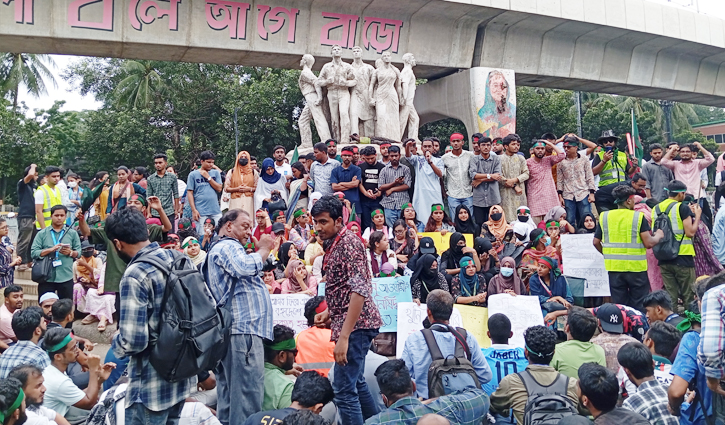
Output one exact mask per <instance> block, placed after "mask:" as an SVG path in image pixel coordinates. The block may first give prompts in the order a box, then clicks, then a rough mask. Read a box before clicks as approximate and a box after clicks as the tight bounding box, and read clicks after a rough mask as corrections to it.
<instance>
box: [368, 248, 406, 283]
mask: <svg viewBox="0 0 725 425" xmlns="http://www.w3.org/2000/svg"><path fill="white" fill-rule="evenodd" d="M365 251H366V252H367V255H368V270H370V276H373V264H372V258H371V257H370V250H369V249H366V250H365ZM383 255H385V256H386V257H388V263H390V265H392V266H393V270H396V269H397V268H398V257H396V256H395V251H393V250H392V249H390V248H388V250H387V251H385V254H380V255H377V254H376V255H375V259H376V260H377V261H378V269H380V268H381V267H382V264H383ZM373 277H375V276H373Z"/></svg>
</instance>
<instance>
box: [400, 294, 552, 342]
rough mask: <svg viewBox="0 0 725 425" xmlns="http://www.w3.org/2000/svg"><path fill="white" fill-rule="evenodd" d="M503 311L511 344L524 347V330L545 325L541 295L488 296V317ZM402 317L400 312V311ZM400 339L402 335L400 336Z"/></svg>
mask: <svg viewBox="0 0 725 425" xmlns="http://www.w3.org/2000/svg"><path fill="white" fill-rule="evenodd" d="M497 313H501V314H503V315H504V316H506V317H508V318H509V320H510V321H511V332H513V334H514V336H513V337H512V338H511V339H510V340H509V344H510V345H513V346H515V347H522V348H523V346H524V345H525V344H524V331H525V330H526V329H528V328H530V327H532V326H537V325H542V326H543V325H544V316H543V314H542V313H541V305H540V304H539V297H535V296H529V295H516V296H513V295H509V294H496V295H491V296H490V297H488V317H489V318H490V317H491V316H493V315H494V314H497ZM398 317H400V313H398ZM398 339H400V337H398Z"/></svg>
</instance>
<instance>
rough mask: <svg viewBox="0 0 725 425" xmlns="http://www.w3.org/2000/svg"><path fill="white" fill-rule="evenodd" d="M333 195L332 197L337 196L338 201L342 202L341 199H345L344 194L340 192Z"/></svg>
mask: <svg viewBox="0 0 725 425" xmlns="http://www.w3.org/2000/svg"><path fill="white" fill-rule="evenodd" d="M333 195H334V196H337V198H338V199H339V200H341V201H342V200H343V199H345V194H344V193H342V192H335V193H333Z"/></svg>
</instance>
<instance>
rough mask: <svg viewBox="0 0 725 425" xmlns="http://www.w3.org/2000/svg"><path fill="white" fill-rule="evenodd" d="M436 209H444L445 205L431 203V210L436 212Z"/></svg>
mask: <svg viewBox="0 0 725 425" xmlns="http://www.w3.org/2000/svg"><path fill="white" fill-rule="evenodd" d="M436 211H443V205H441V204H433V205H431V207H430V212H436Z"/></svg>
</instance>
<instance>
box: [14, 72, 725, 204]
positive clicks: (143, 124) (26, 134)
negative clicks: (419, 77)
mask: <svg viewBox="0 0 725 425" xmlns="http://www.w3.org/2000/svg"><path fill="white" fill-rule="evenodd" d="M298 77H299V71H297V70H281V69H269V68H254V67H243V66H232V65H212V64H192V63H177V62H161V61H134V60H121V59H93V58H89V59H85V60H83V61H81V62H79V63H77V64H75V65H74V66H72V67H70V68H68V69H66V70H64V72H63V73H62V75H59V76H57V78H64V79H66V80H68V81H69V82H71V83H72V85H73V86H74V87H75V89H77V90H80V92H81V93H82V94H84V95H85V94H92V95H93V96H95V98H96V99H98V100H99V101H101V102H102V105H103V106H102V107H101V108H100V109H98V110H96V111H82V112H74V111H70V112H69V111H61V108H62V105H63V102H58V103H56V104H55V105H54V106H53V107H52V108H50V109H48V110H36V111H32V112H30V111H28V110H27V108H25V106H24V105H23V104H22V103H21V104H20V105H19V106H18V107H16V108H15V107H13V102H15V101H16V99H17V87H15V90H12V87H11V88H7V89H4V90H5V92H4V93H3V95H4V99H2V98H0V198H2V199H5V200H6V201H13V198H14V196H15V184H16V182H17V181H18V179H19V178H20V176H21V175H22V173H23V169H24V168H25V167H26V166H27V165H29V164H30V163H33V162H34V163H37V164H38V165H39V166H40V169H41V170H42V169H43V168H44V167H45V166H47V165H62V166H63V167H64V168H66V169H71V170H73V171H74V172H77V173H80V174H81V176H82V177H84V178H86V179H89V178H91V177H92V176H93V174H95V173H96V172H97V171H99V170H105V171H112V170H113V169H115V168H116V167H118V166H120V165H126V166H128V167H133V166H138V165H143V166H147V167H150V168H151V167H152V156H153V154H155V153H158V152H165V153H167V154H168V155H169V162H170V163H171V164H173V165H176V166H177V167H178V168H179V171H180V175H181V177H182V178H185V177H186V175H187V173H188V171H189V169H190V165H191V163H192V162H193V161H194V160H195V159H196V158H197V157H198V155H199V153H200V152H201V151H203V150H206V149H210V150H212V151H214V152H215V153H216V155H217V164H218V165H219V167H221V168H222V169H229V168H231V166H232V165H233V163H234V159H235V158H234V152H235V131H234V113H235V110H236V112H237V118H238V120H237V122H238V131H239V150H240V151H243V150H246V151H248V152H249V153H250V154H251V155H254V156H256V157H257V158H258V159H259V161H260V162H261V160H262V159H263V158H265V157H267V156H270V154H271V151H272V148H273V147H274V146H275V145H278V144H279V145H283V146H285V147H286V148H287V149H290V150H291V149H294V147H295V146H296V145H298V144H299V143H300V138H299V131H298V128H297V118H298V117H299V114H300V112H301V111H302V108H303V107H304V98H303V97H302V95H301V93H300V91H299V88H298V85H297V79H298ZM0 83H2V81H0ZM10 86H13V84H10V85H9V86H8V87H10ZM0 87H2V86H1V85H0ZM517 98H518V106H517V130H518V133H519V135H520V136H521V138H522V139H523V140H524V146H523V147H522V149H523V150H524V151H528V148H529V147H530V145H531V140H532V139H534V138H537V137H540V136H541V134H543V133H545V132H553V133H555V134H556V135H561V134H564V133H568V132H572V133H576V131H577V112H576V108H575V104H574V93H573V92H571V91H566V90H551V89H540V88H532V87H518V88H517ZM581 99H582V130H583V137H585V138H587V139H589V140H596V138H597V137H598V136H599V135H600V134H601V131H602V130H605V129H612V130H614V131H615V132H616V133H617V134H621V135H623V134H624V133H627V132H629V131H631V122H630V121H631V116H630V109H635V111H636V112H637V120H638V123H639V130H640V135H641V137H642V140H643V142H644V144H645V151H646V147H647V145H649V144H650V143H655V142H659V143H661V142H663V140H664V139H665V138H664V119H663V112H662V107H661V105H659V103H658V102H657V101H652V100H648V99H639V98H629V97H625V96H609V95H600V94H596V93H581ZM722 119H725V112H724V111H723V109H719V108H710V107H706V106H699V105H688V104H675V106H674V107H673V139H674V140H676V141H678V142H680V143H684V142H689V141H691V140H696V139H697V140H700V141H702V142H703V143H704V142H705V138H704V137H702V135H701V134H699V133H696V132H693V131H692V128H691V125H692V124H697V123H702V122H708V121H715V120H722ZM453 132H461V133H463V134H464V135H466V136H468V135H467V133H466V131H465V128H464V127H463V124H462V123H461V122H460V121H457V120H454V119H446V120H442V121H438V122H434V123H429V124H426V125H424V126H423V127H422V128H421V130H420V137H421V138H422V137H427V136H437V137H439V138H440V139H441V141H442V142H444V143H443V144H444V145H445V144H447V140H448V136H449V135H450V134H451V133H453ZM706 146H707V147H708V149H711V150H712V151H713V152H714V151H715V150H716V146H715V144H714V143H709V144H707V145H706Z"/></svg>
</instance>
